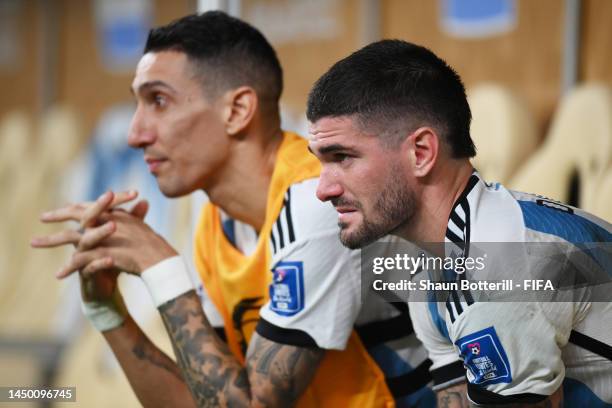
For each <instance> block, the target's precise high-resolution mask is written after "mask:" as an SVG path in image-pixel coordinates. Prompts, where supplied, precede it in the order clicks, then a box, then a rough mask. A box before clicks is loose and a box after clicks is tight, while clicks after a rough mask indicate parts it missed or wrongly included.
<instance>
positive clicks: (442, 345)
mask: <svg viewBox="0 0 612 408" xmlns="http://www.w3.org/2000/svg"><path fill="white" fill-rule="evenodd" d="M439 306H440V303H438V302H425V301H419V302H409V310H410V319H411V320H412V325H413V327H414V332H415V334H416V336H417V338H418V339H419V340H420V341H421V342H422V343H423V345H424V346H425V349H426V350H427V354H428V356H429V359H430V360H431V361H432V365H431V367H430V369H429V371H430V373H431V376H432V378H433V381H434V385H433V390H434V391H439V390H442V389H444V388H447V387H451V386H453V385H455V384H458V383H461V382H464V381H465V368H464V367H463V362H462V361H461V359H460V357H459V353H458V352H457V349H455V346H454V345H453V343H452V342H451V340H450V338H449V335H448V330H447V328H446V323H445V321H444V314H443V311H440V310H438V308H439Z"/></svg>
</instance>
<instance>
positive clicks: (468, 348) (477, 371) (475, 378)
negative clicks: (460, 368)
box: [455, 326, 512, 385]
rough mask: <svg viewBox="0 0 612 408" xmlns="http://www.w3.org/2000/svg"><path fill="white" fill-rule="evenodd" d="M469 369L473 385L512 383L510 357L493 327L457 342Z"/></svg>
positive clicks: (469, 376)
mask: <svg viewBox="0 0 612 408" xmlns="http://www.w3.org/2000/svg"><path fill="white" fill-rule="evenodd" d="M455 344H456V345H457V347H459V351H460V353H461V358H463V365H464V366H465V367H466V368H467V369H468V371H467V377H468V380H469V381H470V383H472V384H485V385H486V384H497V383H507V384H508V383H511V382H512V373H511V370H510V363H509V361H508V356H506V352H505V351H504V348H503V347H502V344H501V341H500V340H499V337H497V333H496V332H495V328H494V327H493V326H491V327H487V328H486V329H484V330H480V331H478V332H476V333H472V334H469V335H467V336H464V337H462V338H460V339H459V340H457V341H456V342H455Z"/></svg>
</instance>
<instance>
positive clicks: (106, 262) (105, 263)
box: [81, 257, 113, 279]
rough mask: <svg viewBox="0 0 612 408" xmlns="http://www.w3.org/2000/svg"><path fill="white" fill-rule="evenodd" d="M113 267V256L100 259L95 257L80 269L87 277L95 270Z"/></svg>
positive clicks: (99, 270)
mask: <svg viewBox="0 0 612 408" xmlns="http://www.w3.org/2000/svg"><path fill="white" fill-rule="evenodd" d="M112 267H113V258H110V257H106V258H102V259H96V260H93V261H91V262H90V263H89V264H87V266H86V267H84V268H83V269H81V273H82V274H83V276H84V277H85V278H86V279H87V278H90V277H91V276H92V275H93V274H95V273H96V272H101V271H105V270H107V269H109V268H112Z"/></svg>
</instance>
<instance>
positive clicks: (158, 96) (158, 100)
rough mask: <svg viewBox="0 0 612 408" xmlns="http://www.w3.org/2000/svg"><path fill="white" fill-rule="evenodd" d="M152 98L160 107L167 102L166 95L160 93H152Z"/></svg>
mask: <svg viewBox="0 0 612 408" xmlns="http://www.w3.org/2000/svg"><path fill="white" fill-rule="evenodd" d="M152 99H153V103H154V104H155V105H156V106H158V107H160V108H163V107H165V106H166V104H167V103H168V101H167V99H166V97H165V96H164V95H162V94H155V95H153V98H152Z"/></svg>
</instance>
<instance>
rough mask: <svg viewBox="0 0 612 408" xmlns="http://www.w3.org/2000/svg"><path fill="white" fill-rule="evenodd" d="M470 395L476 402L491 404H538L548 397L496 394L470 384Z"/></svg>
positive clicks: (526, 394) (468, 388) (468, 386)
mask: <svg viewBox="0 0 612 408" xmlns="http://www.w3.org/2000/svg"><path fill="white" fill-rule="evenodd" d="M467 391H468V397H470V400H471V401H472V402H474V403H476V404H482V405H486V404H491V405H504V404H537V403H538V402H542V401H544V400H545V399H546V398H548V395H541V394H528V393H525V394H514V395H501V394H496V393H494V392H492V391H489V390H487V389H486V388H483V387H481V386H479V385H475V384H470V383H469V382H468V385H467Z"/></svg>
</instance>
